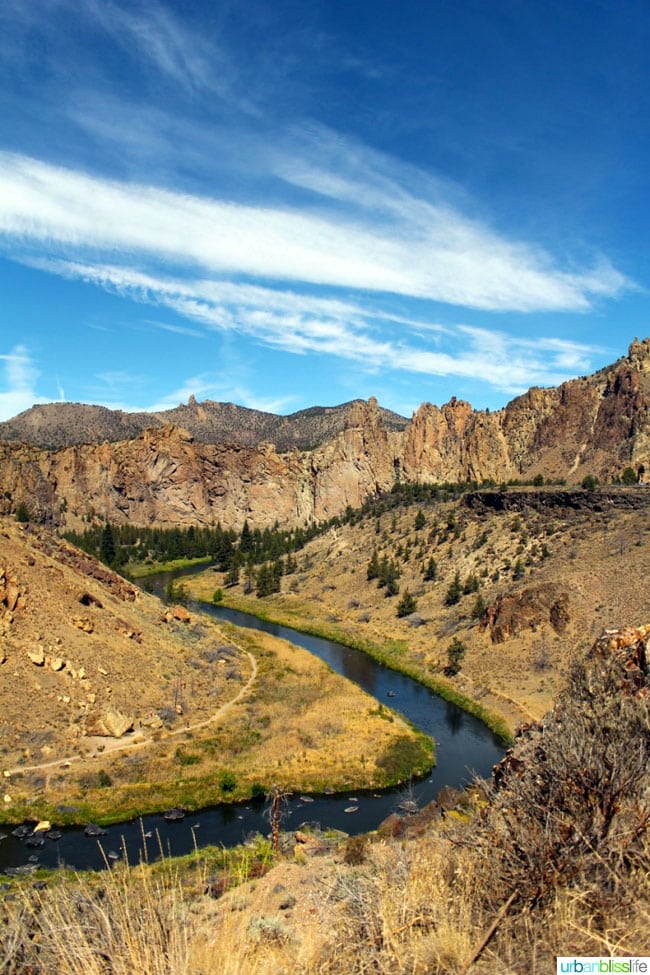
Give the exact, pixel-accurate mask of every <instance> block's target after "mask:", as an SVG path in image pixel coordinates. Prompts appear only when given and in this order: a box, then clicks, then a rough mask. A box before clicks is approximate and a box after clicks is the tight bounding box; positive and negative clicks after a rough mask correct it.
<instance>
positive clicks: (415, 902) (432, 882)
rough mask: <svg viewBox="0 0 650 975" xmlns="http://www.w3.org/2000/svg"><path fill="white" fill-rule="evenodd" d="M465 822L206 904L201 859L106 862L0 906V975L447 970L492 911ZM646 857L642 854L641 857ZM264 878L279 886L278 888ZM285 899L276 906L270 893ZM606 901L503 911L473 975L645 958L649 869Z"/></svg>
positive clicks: (539, 973) (287, 872)
mask: <svg viewBox="0 0 650 975" xmlns="http://www.w3.org/2000/svg"><path fill="white" fill-rule="evenodd" d="M475 828H477V826H476V823H475V822H470V823H469V824H467V825H459V824H458V822H457V821H456V823H454V824H453V826H451V827H449V828H445V829H442V830H439V831H438V832H435V833H430V834H428V835H427V836H425V837H424V838H420V839H418V840H408V841H388V842H386V841H381V842H375V843H371V844H370V846H369V848H368V856H367V860H366V862H365V863H363V864H362V865H360V866H356V867H351V866H347V865H346V864H345V863H344V862H343V859H342V855H341V850H339V851H338V852H336V851H335V853H334V854H333V855H332V854H330V855H328V856H326V857H325V858H315V859H312V860H310V861H308V863H307V864H306V865H305V866H302V867H300V866H297V865H296V864H293V865H292V864H290V863H286V862H283V861H281V862H280V863H279V864H278V866H277V867H276V868H275V869H273V870H272V871H271V872H270V873H269V874H267V875H266V876H265V877H263V878H261V879H260V878H257V879H249V880H246V877H245V872H244V873H243V874H242V876H240V878H239V879H240V880H243V881H244V882H243V883H242V884H241V885H240V886H239V887H237V888H236V889H234V890H231V891H230V892H229V893H227V894H226V895H225V896H224V897H223V898H222V899H221V900H217V901H215V900H214V899H213V898H212V897H209V896H206V894H205V893H204V891H205V889H206V884H207V882H208V880H209V866H208V864H207V862H204V863H203V864H201V862H200V861H199V867H198V869H195V870H192V871H189V870H188V869H187V864H182V863H181V864H179V863H176V864H175V863H174V862H173V861H165V862H164V863H163V864H157V865H155V866H153V867H149V866H147V865H141V866H139V867H135V868H133V867H132V868H129V867H125V866H119V867H117V868H114V869H112V870H111V871H107V872H106V873H105V874H103V875H97V874H94V875H88V876H78V877H76V878H74V879H73V880H68V881H66V882H62V883H56V882H52V883H51V886H49V887H48V888H46V889H45V890H42V891H38V890H34V888H33V887H32V886H24V885H23V886H20V887H16V888H15V890H14V892H12V899H8V898H6V897H5V898H4V900H2V901H0V921H1V925H0V971H2V972H3V975H19V973H20V975H25V973H27V972H29V973H31V975H36V973H38V975H51V973H52V972H57V973H59V975H109V973H111V975H112V973H115V975H127V973H128V975H132V973H133V972H138V975H187V973H192V975H204V973H205V975H208V973H209V975H276V973H280V972H282V973H286V975H311V973H319V975H350V973H370V972H372V973H382V975H425V973H427V975H452V973H453V975H457V973H458V972H460V971H461V970H462V969H463V966H464V964H465V963H466V962H467V961H468V960H470V959H471V958H473V956H474V954H475V949H476V948H477V946H478V945H480V943H481V940H482V937H483V935H484V934H485V933H486V932H487V931H488V930H489V928H490V926H491V924H492V923H493V921H494V919H495V917H496V916H497V907H496V906H495V905H498V903H499V898H502V900H503V901H505V900H506V897H507V891H505V890H504V891H503V892H502V893H501V892H500V891H499V889H498V887H497V884H498V876H497V875H496V874H495V873H494V865H495V864H494V861H488V860H482V859H478V858H477V857H476V856H475V855H474V852H473V850H472V849H471V845H467V843H465V842H463V841H464V839H465V840H467V839H468V837H469V832H470V831H472V830H474V829H475ZM648 852H650V850H648V849H647V846H646V854H647V853H648ZM278 881H282V882H281V883H279V882H278ZM285 885H289V891H290V892H293V894H295V895H297V897H296V903H295V906H293V907H292V908H291V909H289V910H286V909H285V910H283V909H282V908H281V907H280V906H279V903H280V900H279V895H278V892H277V891H278V888H282V889H283V890H284V888H285ZM614 887H615V888H616V891H615V896H610V897H609V898H602V904H601V908H600V909H599V910H598V911H595V910H594V897H595V896H596V894H597V892H595V891H585V890H580V889H577V890H574V889H572V888H571V887H561V888H559V889H558V890H557V891H556V892H555V895H554V897H553V898H552V899H551V901H550V902H549V903H548V904H547V905H546V906H545V907H544V909H543V910H542V911H537V912H535V911H531V910H529V909H528V908H525V909H522V908H521V907H520V906H519V907H518V906H517V905H515V906H514V907H513V909H512V910H511V911H510V912H509V913H507V914H506V915H505V917H504V918H503V919H502V920H501V923H500V924H499V925H498V927H497V929H496V932H495V934H494V937H493V938H492V939H491V941H490V942H489V943H488V945H487V946H486V948H485V949H484V950H483V952H482V953H481V954H480V955H479V956H478V958H477V959H476V960H475V962H474V963H473V965H472V967H471V968H470V971H471V972H472V973H473V975H493V973H494V972H497V971H498V972H508V973H521V972H526V973H527V975H547V973H548V972H550V971H553V970H554V967H555V957H556V955H558V954H572V953H576V954H585V955H601V954H603V955H606V954H610V953H611V954H620V955H625V954H645V953H647V952H648V950H649V947H650V945H649V941H648V938H649V935H648V931H650V924H649V922H650V912H649V910H648V904H650V880H649V877H648V872H647V870H643V871H641V870H638V871H636V872H635V873H633V874H630V875H626V876H624V871H622V872H621V874H620V876H617V878H616V882H615V884H614Z"/></svg>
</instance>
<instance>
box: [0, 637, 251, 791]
mask: <svg viewBox="0 0 650 975" xmlns="http://www.w3.org/2000/svg"><path fill="white" fill-rule="evenodd" d="M239 649H241V648H239ZM242 652H244V653H245V654H246V656H247V657H248V659H249V661H250V664H251V675H250V677H249V678H248V680H247V681H246V683H245V684H244V686H243V687H242V688H241V689H240V690H239V691H238V693H237V694H235V696H234V697H233V698H231V699H230V701H226V703H225V704H222V705H221V707H220V708H217V710H216V711H215V712H214V714H212V715H211V716H210V717H209V718H205V719H204V720H203V721H197V722H196V723H195V724H190V725H185V726H184V727H182V728H176V729H175V730H174V731H169V732H168V733H167V734H166V736H165V739H167V738H172V737H174V736H175V735H185V734H187V732H188V731H196V729H197V728H205V727H206V726H207V725H209V724H213V723H214V722H215V721H218V720H219V719H220V718H222V717H223V716H224V714H226V712H227V711H229V710H230V708H232V707H234V706H235V704H237V703H238V702H239V701H241V699H242V698H243V697H244V695H246V694H248V692H249V691H250V689H251V688H252V686H253V684H254V683H255V681H256V679H257V661H256V659H255V657H254V656H253V654H252V653H249V651H248V650H246V651H242ZM85 743H86V744H90V745H91V746H92V745H94V744H96V745H99V744H103V745H104V746H105V747H104V751H103V752H102V755H107V754H111V755H113V754H115V752H119V751H127V750H129V751H130V750H133V749H136V748H145V747H147V746H148V745H152V744H153V743H154V739H153V738H144V737H143V738H132V739H130V740H129V741H124V740H122V739H110V740H109V741H106V739H105V738H103V737H102V738H100V737H98V736H93V737H90V736H89V737H88V738H86V739H85ZM87 757H88V756H82V755H69V756H67V757H66V758H55V759H53V760H51V761H49V762H40V763H39V764H38V765H16V766H15V767H14V768H11V769H8V770H7V771H8V772H9V775H15V774H17V773H19V772H40V771H42V770H43V769H51V768H59V767H61V766H62V765H71V764H72V762H80V761H84V760H85V759H86V758H87Z"/></svg>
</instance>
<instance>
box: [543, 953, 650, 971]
mask: <svg viewBox="0 0 650 975" xmlns="http://www.w3.org/2000/svg"><path fill="white" fill-rule="evenodd" d="M556 972H557V975H559V973H560V972H561V973H563V975H564V973H569V972H570V973H571V975H574V973H578V975H588V973H591V972H598V973H601V972H602V973H603V975H614V973H617V975H618V973H630V975H634V973H639V975H641V973H642V972H648V973H650V955H644V956H643V957H640V956H638V957H636V958H602V957H600V958H599V957H597V956H590V957H581V958H578V957H575V956H574V957H571V956H568V957H565V958H558V959H557V969H556Z"/></svg>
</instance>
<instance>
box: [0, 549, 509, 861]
mask: <svg viewBox="0 0 650 975" xmlns="http://www.w3.org/2000/svg"><path fill="white" fill-rule="evenodd" d="M201 568H204V567H203V566H202V567H201ZM202 610H203V611H205V612H206V613H209V614H210V615H211V616H215V617H217V618H219V619H224V620H227V621H228V622H231V623H234V624H236V625H237V626H245V627H248V628H252V629H258V630H263V631H265V632H267V633H271V634H273V635H274V636H278V637H282V638H283V639H285V640H289V641H290V642H291V643H294V644H296V645H298V646H301V647H304V648H305V649H306V650H308V651H309V652H310V653H313V654H315V655H316V656H317V657H319V658H320V659H321V660H324V661H325V662H326V663H327V664H329V666H330V667H331V668H332V669H333V670H334V671H336V672H337V673H339V674H342V675H343V676H344V677H346V678H348V679H349V680H352V681H354V683H356V684H358V685H359V686H360V687H362V688H363V690H365V691H367V692H368V693H369V694H371V695H372V696H373V697H375V698H376V699H377V701H378V702H380V703H381V704H383V705H384V706H387V707H391V708H393V709H394V710H396V711H399V712H400V713H401V714H403V715H404V716H405V717H406V718H408V719H409V720H410V721H411V722H412V723H413V724H414V725H415V726H416V727H418V728H419V729H420V730H421V731H424V732H425V734H427V735H430V736H431V737H432V738H433V739H434V741H435V743H436V763H437V764H436V767H435V768H434V769H433V771H432V773H431V775H430V776H428V777H427V778H426V779H424V780H422V781H420V782H416V783H413V785H412V788H411V789H410V790H409V796H408V797H409V798H411V799H414V800H415V801H416V802H417V803H418V805H420V806H423V805H425V804H426V803H427V802H430V801H431V800H432V799H435V797H436V795H437V794H438V792H439V791H440V789H441V788H442V787H443V786H445V785H449V786H454V787H458V786H462V785H465V784H467V783H468V782H469V781H470V780H471V778H472V776H473V775H474V774H477V775H480V776H487V775H489V774H490V771H491V769H492V766H493V765H494V764H496V762H498V761H499V760H500V758H501V757H502V755H503V750H504V746H503V744H502V743H501V742H500V740H499V739H498V738H497V737H496V736H495V735H494V734H493V733H492V732H491V731H490V730H489V728H487V727H486V726H485V725H484V724H483V723H482V722H481V721H479V720H478V719H477V718H475V717H473V716H472V715H470V714H467V712H465V711H462V710H461V709H460V708H458V707H457V706H456V705H455V704H452V703H450V702H448V701H444V700H443V699H442V698H440V697H437V696H436V695H435V694H433V693H432V692H431V691H429V690H428V689H427V688H426V687H423V686H422V685H421V684H418V683H417V682H416V681H414V680H412V679H411V678H410V677H406V676H404V675H403V674H399V673H397V672H396V671H393V670H390V669H389V668H387V667H385V666H383V665H382V664H379V663H377V662H375V661H374V660H372V658H371V657H369V656H367V654H364V653H362V652H361V651H359V650H353V649H351V648H350V647H345V646H343V645H341V644H339V643H335V642H333V641H331V640H325V639H322V638H321V637H315V636H310V635H307V634H303V633H298V632H297V631H295V630H292V629H290V628H288V627H285V626H282V625H280V624H277V623H269V622H266V621H264V620H259V619H257V618H256V617H254V616H250V615H249V614H246V613H240V612H238V611H236V610H231V609H228V608H226V607H221V606H210V605H205V604H204V605H203V606H202ZM354 798H355V799H357V800H358V802H355V803H354V805H358V807H359V808H358V812H356V813H354V814H349V813H346V812H345V809H346V808H348V807H350V805H351V797H350V796H349V795H347V796H308V797H300V796H294V797H292V798H291V799H290V800H289V802H288V806H287V810H286V818H285V819H284V822H283V828H285V829H296V828H297V827H298V826H299V825H300V824H301V823H303V822H318V823H320V824H321V825H322V826H323V828H326V827H335V828H338V829H342V830H344V831H345V832H347V833H352V834H353V833H360V832H366V831H368V830H371V829H374V828H375V827H376V826H377V825H378V824H379V823H380V822H381V821H382V820H383V819H385V818H386V816H388V815H389V814H390V813H391V812H394V811H395V810H396V808H397V805H398V803H399V802H400V801H401V800H402V799H403V798H404V790H403V789H391V790H385V791H383V792H381V793H377V792H373V793H366V792H363V791H357V792H355V793H354ZM10 830H11V827H0V832H1V833H4V834H7V835H6V836H5V838H4V839H2V840H1V841H0V871H4V870H6V869H7V868H9V869H10V870H11V869H12V868H15V867H17V866H19V867H21V869H22V868H24V867H25V866H27V867H28V868H29V864H28V858H29V856H30V855H31V857H32V858H36V859H35V863H34V864H33V865H35V864H36V863H38V864H40V865H43V866H55V865H56V864H57V863H65V864H66V865H67V866H70V867H74V868H76V869H88V868H91V869H99V868H101V867H103V866H105V865H106V861H107V859H108V860H109V862H111V861H112V860H114V859H115V858H120V859H121V858H123V857H124V856H125V855H126V856H127V857H128V860H129V862H130V863H137V862H138V861H139V860H140V858H141V857H142V856H143V853H144V852H145V851H146V853H147V856H148V857H149V858H150V859H152V858H153V859H155V858H156V857H158V856H160V854H161V851H162V852H164V853H165V854H171V855H181V854H183V853H188V852H190V851H191V850H193V849H194V848H195V846H204V845H207V844H216V845H221V846H234V845H236V844H237V843H241V842H242V840H244V839H245V838H246V837H247V836H248V835H249V834H250V833H252V832H263V833H266V832H268V823H267V822H266V821H265V816H264V808H263V804H262V803H250V802H249V803H245V804H241V805H231V806H220V807H216V808H211V809H205V810H202V811H201V812H199V813H188V815H187V816H186V817H185V819H184V820H182V821H181V822H177V823H167V822H166V821H165V820H164V819H163V817H162V815H153V816H145V817H143V818H142V820H137V821H135V822H131V823H121V824H118V825H116V826H111V827H109V828H108V830H107V833H106V835H105V836H102V837H101V838H95V837H88V836H85V835H84V832H83V830H82V829H66V830H64V831H63V835H62V836H61V838H60V839H59V840H57V841H51V840H48V839H46V840H45V842H44V845H43V846H42V847H40V848H37V849H28V848H26V847H25V846H24V843H23V842H22V841H21V840H19V839H17V838H16V837H14V836H13V835H12V834H11V832H10Z"/></svg>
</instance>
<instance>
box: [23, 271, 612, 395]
mask: <svg viewBox="0 0 650 975" xmlns="http://www.w3.org/2000/svg"><path fill="white" fill-rule="evenodd" d="M40 266H41V267H43V268H47V267H50V268H51V269H52V270H56V271H57V273H59V274H64V275H67V276H70V277H72V278H79V279H81V280H84V281H86V282H92V283H96V284H101V286H102V287H104V288H106V289H109V290H111V289H112V290H115V291H116V292H117V293H119V294H121V295H123V296H126V297H130V298H132V299H134V300H136V301H139V302H143V303H145V304H151V305H157V306H159V307H164V308H168V309H172V310H173V311H174V312H176V313H177V314H179V315H181V316H183V317H185V318H188V319H192V320H194V321H195V322H197V323H201V324H202V325H203V326H205V327H207V328H208V329H215V330H219V331H222V332H226V333H228V332H236V333H239V334H244V335H248V336H250V337H252V338H254V339H255V340H256V341H257V342H259V343H262V344H263V345H267V346H269V347H271V348H275V349H282V350H284V351H288V352H291V353H293V354H296V355H303V354H304V355H307V354H310V353H317V354H321V355H322V354H326V355H331V356H335V357H337V358H339V359H341V360H347V361H349V362H354V363H356V364H357V367H358V368H359V369H363V370H364V371H366V372H368V373H373V372H374V373H377V372H379V371H380V370H398V371H403V372H405V373H412V374H418V375H426V376H431V377H442V376H456V377H460V378H463V379H472V380H476V381H479V382H481V383H485V384H488V385H490V386H493V387H494V388H495V389H498V390H499V391H501V392H504V393H507V394H509V395H516V394H519V393H521V392H523V391H524V390H526V389H528V387H530V386H533V385H542V386H550V385H557V384H558V383H560V382H563V381H564V380H566V379H568V378H570V377H571V376H573V375H575V373H576V372H585V371H588V370H589V368H590V365H591V360H592V357H593V356H594V355H595V354H596V353H597V352H600V351H602V350H601V349H598V348H596V347H594V346H588V345H584V344H582V343H578V342H569V341H563V340H560V339H556V338H550V339H549V338H540V339H526V338H518V337H512V336H510V335H507V334H505V333H504V332H501V331H499V330H488V329H482V328H476V327H473V326H469V325H462V324H460V325H457V326H455V327H451V326H444V327H443V326H441V325H438V324H436V323H426V322H423V323H420V322H417V321H413V319H412V318H404V319H400V318H399V316H397V315H395V314H394V313H391V314H389V315H384V314H383V312H382V310H381V308H377V309H372V308H370V307H369V306H368V305H361V304H355V303H354V302H353V301H340V300H336V299H329V298H319V297H313V296H308V295H304V294H298V293H295V292H291V291H279V290H276V289H273V288H264V287H261V286H259V285H256V286H253V285H238V284H234V283H232V282H217V281H210V280H205V279H203V280H200V279H194V280H188V279H184V280H178V279H172V278H162V277H155V276H153V275H150V274H144V273H142V272H138V271H134V270H130V269H129V270H127V269H124V268H121V267H116V266H111V265H101V266H99V265H97V266H92V265H84V264H79V263H65V262H58V263H56V264H47V263H43V262H41V263H40ZM386 323H388V326H389V327H388V328H387V329H386V328H384V327H382V326H385V325H386ZM431 331H433V332H434V333H435V335H436V339H437V342H436V344H441V343H443V342H444V345H445V347H446V348H451V349H452V350H453V351H433V350H432V349H431V341H430V332H431ZM421 333H423V334H424V340H423V337H422V334H421ZM194 392H195V395H197V393H196V390H195V391H194ZM246 405H249V404H246Z"/></svg>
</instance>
